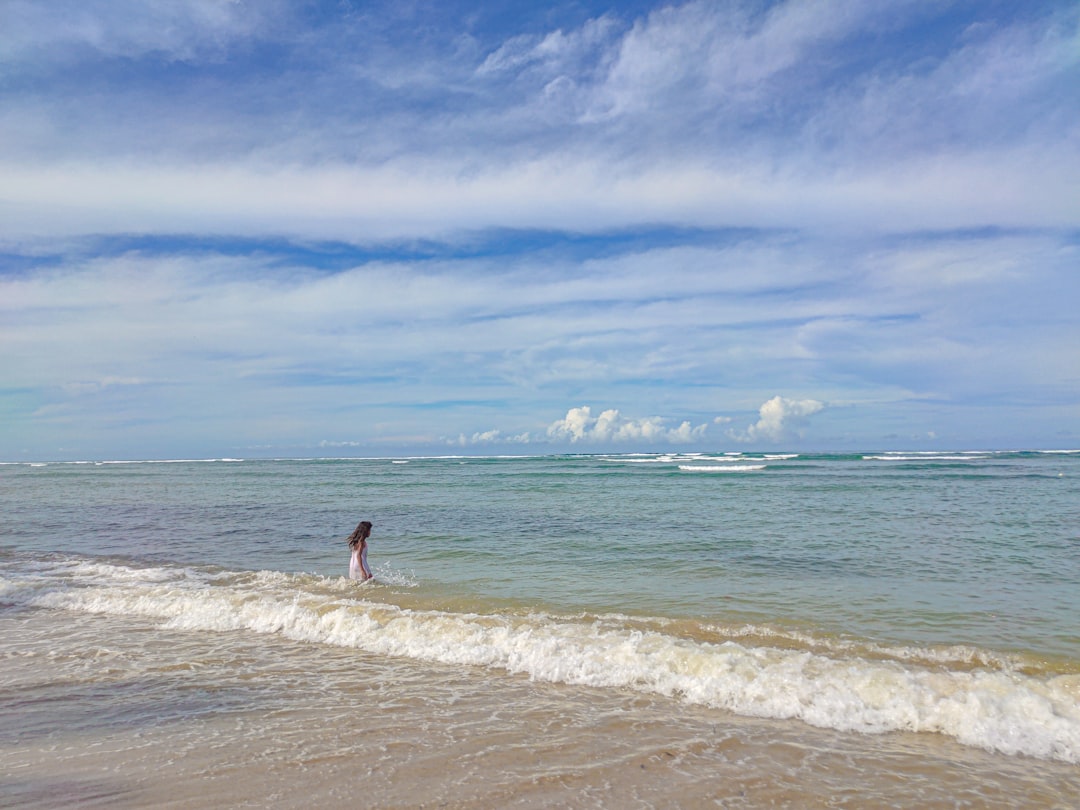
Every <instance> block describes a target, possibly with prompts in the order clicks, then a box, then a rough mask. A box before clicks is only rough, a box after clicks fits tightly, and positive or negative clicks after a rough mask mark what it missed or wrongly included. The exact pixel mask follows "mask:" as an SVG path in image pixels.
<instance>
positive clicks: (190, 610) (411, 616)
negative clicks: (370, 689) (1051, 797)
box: [0, 562, 1080, 763]
mask: <svg viewBox="0 0 1080 810" xmlns="http://www.w3.org/2000/svg"><path fill="white" fill-rule="evenodd" d="M341 581H344V580H339V578H325V577H317V576H315V575H293V574H281V573H278V572H259V573H242V572H207V571H199V570H192V569H172V568H150V569H139V568H134V567H126V566H123V565H112V564H103V563H95V562H83V563H74V564H65V565H57V566H55V567H54V570H52V571H51V572H49V571H46V570H38V571H35V572H33V573H32V574H29V575H26V574H19V575H10V574H9V575H7V576H5V577H3V578H0V594H2V595H3V598H4V601H5V602H7V603H9V604H22V605H27V606H35V607H39V608H52V609H61V610H69V611H80V612H88V613H100V614H108V615H115V616H138V617H144V618H150V619H155V620H158V621H160V622H161V623H162V626H163V627H165V628H169V629H174V630H179V631H187V632H251V633H274V634H281V635H283V636H285V637H287V638H290V639H293V640H296V641H301V642H307V643H316V644H331V645H337V646H341V647H350V648H355V649H358V650H364V651H366V652H369V653H373V654H380V655H389V656H402V657H407V658H411V659H415V660H419V661H432V662H440V663H444V664H457V665H467V666H476V667H486V668H494V669H498V670H502V671H505V672H508V673H515V674H524V675H527V676H529V677H530V678H533V679H536V680H541V681H550V682H557V683H566V684H575V685H584V686H590V687H595V688H618V689H633V690H639V691H642V692H649V693H654V694H659V695H665V696H670V697H672V698H674V699H678V700H682V701H685V702H688V703H692V704H698V705H704V706H710V707H714V708H719V709H725V710H728V711H731V712H734V713H736V714H741V715H748V716H756V717H769V718H778V719H797V720H801V721H803V722H806V723H809V724H812V725H815V726H820V727H825V728H831V729H836V730H840V731H855V732H864V733H880V732H889V731H911V732H932V733H940V734H945V735H948V736H951V737H953V738H955V739H956V740H958V741H959V742H961V743H964V744H966V745H971V746H978V747H981V748H984V749H987V750H991V751H997V752H1001V753H1004V754H1023V755H1028V756H1033V757H1039V758H1045V759H1055V760H1060V761H1064V762H1070V763H1080V674H1059V675H1044V676H1033V675H1031V674H1025V673H1021V672H1018V671H1013V670H1010V669H995V668H977V669H971V668H966V669H949V668H947V667H942V666H936V667H935V666H922V665H917V664H915V663H912V662H911V661H904V660H895V659H883V660H881V659H875V658H872V657H866V656H862V655H855V654H845V653H844V652H843V651H842V650H841V649H839V648H837V649H834V650H829V651H827V652H826V653H822V652H821V651H820V650H818V649H803V648H796V649H791V648H781V647H776V646H770V645H769V644H768V643H765V644H760V645H759V644H757V643H749V642H748V640H747V638H746V637H742V638H740V639H739V640H734V638H732V639H728V640H718V641H708V642H706V641H700V640H695V639H689V638H685V637H680V636H676V635H671V634H669V633H667V632H664V631H663V630H662V629H650V628H644V629H643V626H642V624H641V623H640V622H634V621H632V620H628V619H626V617H621V618H620V617H611V616H608V617H567V616H552V615H549V614H528V615H520V614H490V615H488V614H477V613H454V612H447V611H442V610H417V609H406V608H403V607H400V606H397V605H393V604H388V603H384V602H379V601H374V600H373V599H365V598H361V597H363V596H366V595H367V591H366V589H357V588H351V589H342V588H340V587H335V586H336V585H339V584H340V582H341Z"/></svg>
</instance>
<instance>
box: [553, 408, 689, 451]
mask: <svg viewBox="0 0 1080 810" xmlns="http://www.w3.org/2000/svg"><path fill="white" fill-rule="evenodd" d="M666 423H667V420H666V419H664V418H662V417H659V416H648V417H644V418H641V419H630V418H627V417H624V416H622V414H620V413H619V411H618V410H616V409H608V410H606V411H603V412H601V413H600V415H599V416H596V417H594V416H593V415H592V409H591V408H590V407H589V406H588V405H583V406H581V407H580V408H571V409H570V410H569V411H567V412H566V416H565V417H563V418H562V419H557V420H556V421H554V422H552V423H551V425H549V426H548V429H547V435H548V438H550V439H553V440H555V441H566V440H569V441H570V442H571V443H575V442H579V441H586V442H634V441H654V442H657V441H658V442H672V443H680V444H681V443H687V442H692V441H695V440H697V439H700V438H702V437H704V435H705V430H706V426H705V425H698V426H697V427H693V426H691V424H690V422H682V423H681V424H680V425H679V426H678V427H675V428H669V427H666Z"/></svg>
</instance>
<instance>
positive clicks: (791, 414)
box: [728, 396, 825, 442]
mask: <svg viewBox="0 0 1080 810" xmlns="http://www.w3.org/2000/svg"><path fill="white" fill-rule="evenodd" d="M824 408H825V403H823V402H818V401H817V400H816V399H798V400H796V399H787V398H786V397H781V396H775V397H773V398H772V399H770V400H769V401H768V402H766V403H764V404H763V405H762V406H761V408H760V409H758V416H759V417H760V418H759V419H758V421H757V422H756V423H754V424H753V425H751V426H750V427H749V428H747V429H746V431H745V432H743V433H740V432H738V431H735V430H729V431H728V436H730V437H731V438H733V439H735V440H736V441H740V442H753V441H759V440H761V441H769V442H779V441H783V440H785V439H790V438H793V437H795V436H800V435H801V430H802V428H804V427H806V425H807V423H808V421H809V419H810V417H811V416H813V415H814V414H816V413H818V412H820V411H822V410H824Z"/></svg>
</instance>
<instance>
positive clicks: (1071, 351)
mask: <svg viewBox="0 0 1080 810" xmlns="http://www.w3.org/2000/svg"><path fill="white" fill-rule="evenodd" d="M1078 87H1080V7H1078V6H1077V4H1075V3H1074V2H1030V3H1023V4H1018V3H1014V2H993V0H987V1H985V2H947V1H944V0H933V1H932V2H929V1H928V2H919V1H918V0H894V2H883V3H867V2H863V1H862V0H858V1H856V0H804V1H801V2H800V1H796V0H788V1H787V2H773V3H769V2H752V1H751V0H745V1H742V0H730V1H721V2H690V3H676V4H672V5H663V4H651V3H615V4H603V3H594V2H567V3H547V4H536V5H535V6H531V5H529V4H516V3H491V2H488V3H455V2H438V3H436V2H431V3H428V2H412V3H410V2H393V3H390V2H386V3H381V2H373V3H364V2H345V1H344V0H332V1H331V2H317V1H315V0H309V1H308V2H299V1H296V2H294V1H293V0H262V1H261V2H257V3H255V2H240V1H239V0H170V1H169V2H165V0H159V1H157V2H155V0H47V1H46V2H41V1H40V0H34V1H33V2H30V0H9V2H6V3H5V4H4V5H3V8H2V9H0V414H2V420H0V459H6V460H23V459H38V460H40V459H82V458H169V457H172V458H176V457H221V456H230V457H255V456H312V455H315V456H327V455H329V456H333V455H343V456H344V455H386V454H427V453H541V452H544V453H546V452H566V451H570V452H609V451H627V452H632V451H644V450H668V449H680V448H681V449H685V450H696V451H714V450H725V451H734V450H744V449H746V450H750V449H774V448H787V449H800V448H805V449H812V448H817V449H835V450H846V449H856V450H858V449H919V448H924V449H934V448H974V449H980V448H986V447H995V448H1013V447H1031V448H1038V447H1056V448H1065V447H1076V446H1080V348H1078V347H1080V314H1078V313H1080V193H1078V192H1077V189H1080V92H1078V91H1077V88H1078Z"/></svg>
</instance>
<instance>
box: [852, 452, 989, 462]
mask: <svg viewBox="0 0 1080 810" xmlns="http://www.w3.org/2000/svg"><path fill="white" fill-rule="evenodd" d="M986 458H989V456H987V455H982V454H975V453H962V454H959V455H942V454H938V453H909V454H907V455H899V454H896V455H894V454H892V453H889V454H887V455H883V456H863V460H864V461H980V460H982V459H986Z"/></svg>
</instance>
